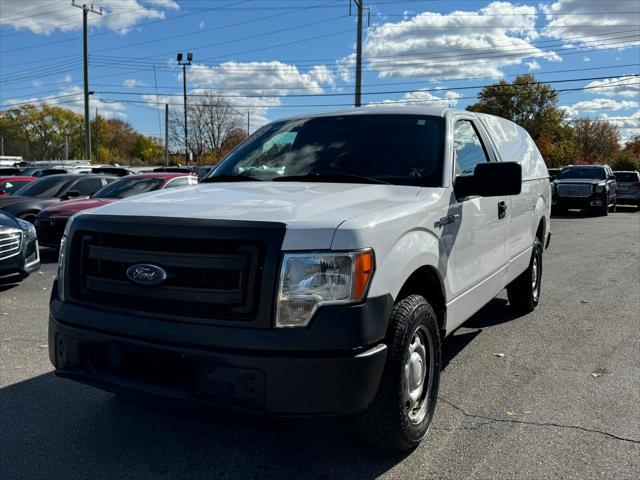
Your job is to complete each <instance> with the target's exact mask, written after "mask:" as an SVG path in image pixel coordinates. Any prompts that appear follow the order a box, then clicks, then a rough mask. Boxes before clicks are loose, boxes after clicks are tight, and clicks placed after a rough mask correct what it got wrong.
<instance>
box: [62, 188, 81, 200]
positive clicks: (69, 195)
mask: <svg viewBox="0 0 640 480" xmlns="http://www.w3.org/2000/svg"><path fill="white" fill-rule="evenodd" d="M79 196H80V192H78V191H77V190H69V191H68V192H67V193H65V194H64V195H63V196H62V200H69V199H70V198H77V197H79Z"/></svg>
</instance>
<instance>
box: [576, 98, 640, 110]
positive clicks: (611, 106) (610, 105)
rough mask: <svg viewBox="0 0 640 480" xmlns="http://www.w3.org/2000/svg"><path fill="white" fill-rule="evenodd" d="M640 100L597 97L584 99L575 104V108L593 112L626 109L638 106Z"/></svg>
mask: <svg viewBox="0 0 640 480" xmlns="http://www.w3.org/2000/svg"><path fill="white" fill-rule="evenodd" d="M638 105H639V103H638V102H632V101H629V100H621V101H617V100H613V99H611V98H596V99H594V100H583V101H581V102H578V103H576V104H575V105H573V108H574V109H576V110H578V111H583V112H593V111H596V110H625V109H627V108H638Z"/></svg>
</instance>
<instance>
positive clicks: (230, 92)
mask: <svg viewBox="0 0 640 480" xmlns="http://www.w3.org/2000/svg"><path fill="white" fill-rule="evenodd" d="M188 80H189V84H190V85H191V86H192V87H194V88H193V89H192V90H191V92H190V93H191V94H193V95H197V94H198V93H202V92H203V91H205V90H207V91H213V92H217V93H219V94H221V95H225V96H226V97H225V98H226V100H228V101H229V102H230V103H231V105H233V106H235V107H236V108H237V110H238V111H240V112H246V111H247V110H249V111H250V112H251V117H252V120H251V123H252V125H255V126H259V125H261V124H263V123H265V122H266V121H267V112H268V110H269V108H270V107H277V106H279V105H281V104H282V99H281V97H279V96H278V95H285V94H287V93H291V90H298V91H302V92H305V93H317V94H320V93H323V92H324V88H325V87H327V86H333V85H335V78H334V76H333V74H332V73H331V72H330V70H329V69H328V68H327V67H325V66H324V65H316V66H315V67H313V68H312V69H311V70H310V71H309V73H302V72H300V70H298V68H297V67H296V66H294V65H289V64H286V63H282V62H278V61H271V62H244V63H243V62H236V61H230V62H225V63H222V64H220V65H217V66H213V67H211V66H207V65H200V64H193V65H192V66H191V67H190V69H189V74H188ZM274 95H275V96H274ZM142 98H143V99H144V100H146V101H148V102H149V103H151V104H155V103H156V102H159V103H160V104H164V103H170V104H172V105H175V106H176V107H174V108H180V105H181V104H182V97H162V96H159V97H158V98H157V99H156V96H155V95H144V96H143V97H142ZM196 98H197V97H195V96H194V97H193V99H192V100H190V101H191V102H196V101H197V100H196Z"/></svg>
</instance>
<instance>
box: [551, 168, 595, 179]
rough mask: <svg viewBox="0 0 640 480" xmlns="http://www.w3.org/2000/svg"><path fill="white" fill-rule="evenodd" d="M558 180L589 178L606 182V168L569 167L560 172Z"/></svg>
mask: <svg viewBox="0 0 640 480" xmlns="http://www.w3.org/2000/svg"><path fill="white" fill-rule="evenodd" d="M558 178H587V179H594V180H605V179H606V178H607V176H606V175H605V174H604V168H594V167H569V168H565V169H564V170H562V172H560V175H558Z"/></svg>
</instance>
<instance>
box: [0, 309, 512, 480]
mask: <svg viewBox="0 0 640 480" xmlns="http://www.w3.org/2000/svg"><path fill="white" fill-rule="evenodd" d="M505 303H506V301H505V300H502V299H495V300H493V301H492V302H490V303H489V305H487V306H486V307H485V308H483V309H482V310H481V311H480V312H478V313H477V314H476V315H474V316H473V317H472V318H471V319H470V320H469V321H468V322H467V323H466V324H465V325H464V327H465V329H469V328H475V329H476V330H473V331H466V330H465V331H461V332H459V333H456V334H455V335H452V336H450V337H449V338H447V339H446V340H445V345H444V350H443V369H444V368H446V367H447V365H448V364H449V363H450V362H451V361H452V360H453V359H454V358H455V357H456V355H457V354H458V353H460V352H461V351H462V350H464V348H465V347H466V346H467V345H469V343H470V342H471V341H473V339H474V338H476V337H477V336H478V335H479V334H480V333H481V332H482V329H483V328H486V327H490V326H492V325H496V324H498V323H502V322H505V321H510V320H513V319H514V318H516V317H515V316H514V315H513V314H512V313H511V309H509V308H507V307H506V305H505ZM0 403H1V405H2V408H1V409H0V422H1V425H2V429H0V471H1V472H2V477H3V478H65V479H75V478H82V479H84V478H156V477H162V478H171V479H181V478H185V479H187V478H188V479H195V478H205V477H206V478H225V479H233V478H242V479H247V478H249V479H269V478H274V479H275V478H277V479H281V478H319V479H332V478H348V479H354V480H359V479H362V480H365V479H373V478H377V477H379V476H380V475H382V474H384V473H385V472H387V471H389V470H390V469H392V468H394V467H395V466H396V465H398V464H399V463H401V462H402V461H403V460H404V459H405V458H406V457H407V456H409V455H420V456H421V458H423V457H424V459H425V460H426V457H428V456H429V449H428V447H426V448H419V449H418V450H417V451H416V452H415V453H408V454H402V455H385V454H381V453H380V452H377V451H374V450H372V449H370V448H368V447H367V446H365V445H364V444H363V443H362V441H361V440H360V438H359V437H358V436H357V434H356V432H355V429H354V428H353V422H352V419H350V418H323V419H314V420H309V419H295V420H276V419H265V418H252V417H249V418H247V417H243V416H238V415H230V414H227V413H217V412H215V411H213V410H212V409H208V410H205V409H202V408H198V409H193V408H189V409H184V408H181V409H179V410H176V407H175V405H172V406H171V407H168V406H165V405H161V404H149V403H145V404H144V406H142V405H141V404H140V403H139V402H133V401H130V400H125V399H122V398H119V397H116V396H114V395H111V394H109V393H106V392H103V391H101V390H97V389H94V388H91V387H87V386H84V385H80V384H77V383H74V382H71V381H69V380H62V379H58V378H56V377H55V376H54V375H53V374H52V373H46V374H43V375H40V376H37V377H34V378H31V379H29V380H25V381H22V382H19V383H16V384H13V385H10V386H7V387H4V388H2V389H0Z"/></svg>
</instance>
